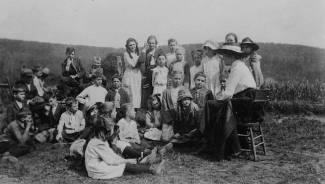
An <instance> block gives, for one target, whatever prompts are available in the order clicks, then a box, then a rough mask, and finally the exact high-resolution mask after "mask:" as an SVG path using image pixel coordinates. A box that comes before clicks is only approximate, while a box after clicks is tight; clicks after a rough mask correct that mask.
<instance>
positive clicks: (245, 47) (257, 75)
mask: <svg viewBox="0 0 325 184" xmlns="http://www.w3.org/2000/svg"><path fill="white" fill-rule="evenodd" d="M240 47H241V50H242V52H243V53H244V54H245V55H246V58H245V62H246V64H247V66H248V67H249V69H250V71H251V72H252V74H253V76H254V79H255V82H256V87H257V88H260V87H261V86H262V84H263V83H264V77H263V73H262V70H261V59H262V57H261V56H260V55H258V54H257V53H256V51H257V50H258V49H259V46H258V45H257V44H256V43H254V42H253V40H252V39H250V38H249V37H246V38H244V39H243V40H242V42H241V44H240Z"/></svg>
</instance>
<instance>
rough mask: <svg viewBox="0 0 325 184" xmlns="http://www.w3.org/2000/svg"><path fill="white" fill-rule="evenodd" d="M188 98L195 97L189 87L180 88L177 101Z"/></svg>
mask: <svg viewBox="0 0 325 184" xmlns="http://www.w3.org/2000/svg"><path fill="white" fill-rule="evenodd" d="M186 98H189V99H193V97H192V94H191V92H190V91H189V90H187V89H184V90H179V91H178V98H177V101H178V102H180V101H182V100H184V99H186Z"/></svg>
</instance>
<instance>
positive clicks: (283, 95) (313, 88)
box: [265, 79, 325, 104]
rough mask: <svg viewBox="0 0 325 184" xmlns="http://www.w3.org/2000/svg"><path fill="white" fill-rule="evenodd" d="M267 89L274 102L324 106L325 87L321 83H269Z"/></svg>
mask: <svg viewBox="0 0 325 184" xmlns="http://www.w3.org/2000/svg"><path fill="white" fill-rule="evenodd" d="M265 88H268V89H270V90H271V94H272V101H292V102H295V101H298V102H299V101H304V102H308V103H316V104H324V100H325V85H324V83H321V81H319V80H316V81H312V82H310V81H308V80H306V79H304V80H299V81H297V80H291V81H285V82H275V83H268V84H266V85H265Z"/></svg>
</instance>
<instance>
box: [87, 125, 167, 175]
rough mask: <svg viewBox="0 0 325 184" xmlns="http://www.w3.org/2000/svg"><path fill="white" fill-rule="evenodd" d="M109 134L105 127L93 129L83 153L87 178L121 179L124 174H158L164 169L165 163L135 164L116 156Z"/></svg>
mask: <svg viewBox="0 0 325 184" xmlns="http://www.w3.org/2000/svg"><path fill="white" fill-rule="evenodd" d="M110 134H111V133H110V132H109V131H107V129H106V128H105V127H96V128H95V129H94V135H95V136H94V138H92V139H91V140H90V141H89V143H88V145H87V148H86V151H85V166H86V170H87V173H88V176H89V177H91V178H94V179H111V178H116V177H121V176H122V175H123V174H124V172H129V173H133V174H141V173H152V174H160V173H162V172H163V170H164V169H165V161H164V160H162V161H161V162H160V163H159V164H154V165H149V164H136V161H135V160H134V159H132V160H128V159H124V158H122V157H120V156H119V155H117V154H116V153H115V152H114V151H113V150H112V148H111V147H110V144H111V138H110V136H108V135H110Z"/></svg>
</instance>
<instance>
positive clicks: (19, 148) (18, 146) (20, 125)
mask: <svg viewBox="0 0 325 184" xmlns="http://www.w3.org/2000/svg"><path fill="white" fill-rule="evenodd" d="M32 124H33V119H32V114H31V112H30V111H29V110H24V111H21V112H18V113H17V115H16V119H15V120H13V121H12V122H10V123H9V125H8V127H7V129H6V131H5V134H3V135H0V154H2V153H5V152H8V153H9V154H10V155H12V156H15V157H19V156H22V155H25V154H27V153H29V152H30V151H31V149H32V148H33V134H32V133H31V132H30V131H31V127H32Z"/></svg>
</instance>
